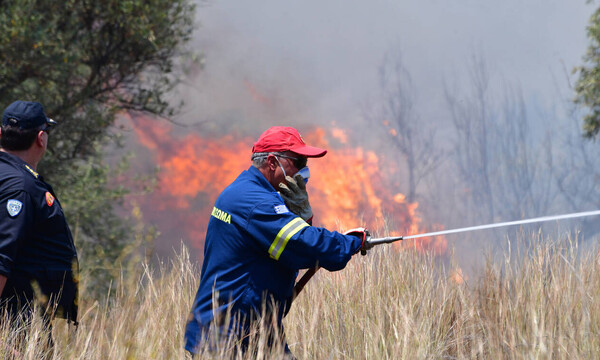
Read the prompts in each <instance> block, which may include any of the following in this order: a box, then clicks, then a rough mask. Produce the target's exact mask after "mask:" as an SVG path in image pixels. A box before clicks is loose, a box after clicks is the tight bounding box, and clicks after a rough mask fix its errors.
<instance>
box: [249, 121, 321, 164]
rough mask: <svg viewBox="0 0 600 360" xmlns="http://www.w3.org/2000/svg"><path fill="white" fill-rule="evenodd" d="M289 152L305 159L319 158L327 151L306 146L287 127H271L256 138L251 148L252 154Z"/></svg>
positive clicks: (297, 134)
mask: <svg viewBox="0 0 600 360" xmlns="http://www.w3.org/2000/svg"><path fill="white" fill-rule="evenodd" d="M281 151H291V152H294V153H296V154H299V155H302V156H306V157H321V156H324V155H325V154H327V150H325V149H321V148H317V147H314V146H308V145H306V143H305V142H304V139H302V136H300V133H298V130H296V129H294V128H293V127H289V126H273V127H271V128H269V129H267V131H265V132H264V133H262V135H260V137H259V138H258V140H257V141H256V142H255V143H254V146H253V147H252V153H257V152H281Z"/></svg>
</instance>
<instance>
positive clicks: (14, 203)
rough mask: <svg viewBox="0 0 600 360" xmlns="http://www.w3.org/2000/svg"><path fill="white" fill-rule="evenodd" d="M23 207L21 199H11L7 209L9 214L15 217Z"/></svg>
mask: <svg viewBox="0 0 600 360" xmlns="http://www.w3.org/2000/svg"><path fill="white" fill-rule="evenodd" d="M22 208H23V203H22V202H20V201H19V200H15V199H10V200H8V202H7V203H6V210H8V215H10V216H12V217H15V216H17V215H19V213H20V212H21V209H22Z"/></svg>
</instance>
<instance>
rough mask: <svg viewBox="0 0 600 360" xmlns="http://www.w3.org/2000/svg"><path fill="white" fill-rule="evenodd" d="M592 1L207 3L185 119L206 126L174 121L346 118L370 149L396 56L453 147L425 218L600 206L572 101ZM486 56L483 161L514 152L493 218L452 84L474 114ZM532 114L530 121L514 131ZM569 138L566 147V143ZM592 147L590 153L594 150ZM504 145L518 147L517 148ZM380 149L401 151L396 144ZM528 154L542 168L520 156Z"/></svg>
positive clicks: (504, 216)
mask: <svg viewBox="0 0 600 360" xmlns="http://www.w3.org/2000/svg"><path fill="white" fill-rule="evenodd" d="M593 11H594V6H593V4H587V3H586V1H585V0H528V1H522V0H506V1H491V0H420V1H383V0H372V1H341V0H337V1H316V0H305V1H276V0H264V1H258V2H249V1H226V0H222V1H203V2H202V3H201V4H200V5H199V6H198V9H197V21H198V24H199V28H198V29H197V31H196V34H195V36H194V40H193V47H194V48H195V49H196V50H197V51H199V52H201V53H202V54H203V56H204V68H203V69H202V70H200V71H198V72H197V73H195V74H193V75H192V76H191V77H190V79H189V84H188V85H187V86H184V87H182V88H181V89H180V90H181V91H180V93H179V96H181V98H182V99H183V100H184V101H185V102H186V106H185V107H184V109H183V112H182V113H181V114H180V115H179V116H178V118H176V119H175V120H176V121H177V122H180V123H184V124H196V125H193V126H190V127H186V128H179V129H176V130H175V131H176V132H177V131H178V132H179V133H180V134H183V133H188V132H190V131H198V133H200V134H203V136H210V135H211V134H223V133H234V134H241V135H243V136H249V137H251V138H256V137H257V136H258V135H259V134H260V133H261V132H262V131H263V130H264V129H266V128H267V127H269V126H272V125H291V126H296V127H298V128H300V129H301V130H302V128H303V127H306V126H310V125H311V124H312V125H324V126H328V125H331V124H335V125H336V126H338V127H347V128H348V129H349V130H352V131H354V133H355V134H358V135H360V134H363V135H364V134H366V135H367V136H364V139H365V140H364V141H365V144H363V143H361V141H362V140H360V138H359V140H358V141H356V140H355V141H356V144H357V145H361V146H362V145H369V144H371V145H372V144H373V142H377V141H378V138H377V137H378V136H380V135H381V134H376V131H375V130H373V123H369V122H368V121H367V119H366V118H367V116H365V113H368V112H369V111H370V110H371V109H372V108H377V107H378V106H380V103H381V102H383V101H384V100H385V99H382V97H381V85H380V83H379V73H378V70H379V67H380V66H381V65H382V62H383V60H384V58H385V57H386V56H387V55H390V54H392V57H394V56H395V57H396V58H401V61H402V65H403V66H404V68H405V69H406V71H407V73H408V74H409V75H410V79H411V83H412V88H410V93H411V96H412V97H413V98H414V109H415V110H414V111H415V113H416V114H417V115H416V116H415V121H418V122H419V124H418V126H419V127H422V128H436V129H437V130H438V133H437V141H436V143H435V144H440V145H439V146H440V149H439V150H440V151H442V152H443V153H444V155H445V156H446V157H445V158H444V162H443V163H441V164H440V166H439V167H438V168H437V169H436V170H435V171H434V172H433V173H432V174H431V175H430V178H429V179H424V180H423V182H422V183H421V185H420V187H419V188H418V189H417V190H418V191H417V193H418V194H417V195H418V196H419V197H418V199H419V209H420V210H421V211H423V212H424V213H425V215H426V216H424V217H423V218H424V221H425V222H427V221H429V220H431V221H433V222H435V223H438V224H441V225H442V226H443V227H445V228H446V229H448V228H452V227H463V226H471V225H477V224H481V223H486V222H492V221H494V222H500V221H511V220H516V219H517V218H527V217H538V216H544V215H551V214H560V213H566V212H570V211H573V212H576V211H586V210H593V209H595V208H597V206H598V205H600V196H598V198H597V199H596V197H597V196H593V197H590V196H588V195H586V194H588V193H589V191H591V190H590V189H594V190H593V191H596V190H595V188H594V180H593V179H594V174H593V173H591V172H589V171H588V170H586V169H589V168H590V164H588V163H581V162H578V161H576V160H573V159H577V157H578V156H579V155H580V154H579V155H578V154H576V148H578V146H577V144H578V142H581V138H580V136H579V132H578V131H579V130H578V128H577V127H578V126H580V122H579V124H575V127H573V126H572V125H573V123H574V122H573V121H572V120H573V119H574V117H573V113H572V112H571V113H570V114H571V115H568V114H569V110H568V109H567V107H568V105H565V104H568V101H569V100H570V99H572V98H573V96H574V93H573V90H572V84H573V82H574V80H575V77H574V75H573V74H572V69H573V68H574V67H575V66H579V65H581V61H582V56H583V55H584V53H585V51H586V48H587V46H588V40H587V37H586V26H587V25H588V20H589V17H590V15H591V14H592V12H593ZM398 54H400V55H398ZM474 59H479V60H481V61H483V63H484V64H485V69H486V73H487V74H488V75H489V77H490V84H491V85H490V90H489V94H487V95H486V96H487V97H488V98H489V105H488V104H487V103H486V106H489V109H487V111H488V113H487V115H486V116H487V118H488V120H486V121H491V123H493V126H495V127H496V128H494V129H495V130H496V131H495V133H497V134H498V135H496V138H494V139H495V140H494V141H496V142H497V143H495V144H492V145H493V146H492V145H490V147H489V151H490V152H492V153H493V156H492V157H490V158H489V159H485V160H484V162H487V161H498V159H500V160H501V161H502V164H499V163H497V162H494V163H493V167H494V169H492V170H493V171H492V172H491V173H489V174H483V175H487V176H489V177H492V178H493V179H494V181H495V183H494V184H492V185H491V191H493V196H491V197H490V199H488V200H489V202H490V204H491V205H490V207H493V208H494V209H493V210H494V211H490V213H491V215H489V216H487V217H486V216H484V215H485V214H484V213H486V212H485V211H483V210H481V209H479V204H478V203H477V201H478V199H477V197H476V196H475V195H472V194H474V193H475V190H476V187H477V185H478V184H477V183H468V182H467V180H468V179H467V180H465V177H464V174H462V175H461V174H460V173H459V172H458V171H457V170H456V168H457V164H458V163H459V160H460V159H459V156H457V155H456V149H455V148H454V147H453V146H455V144H454V143H453V141H454V139H455V138H458V135H459V132H457V129H456V128H453V127H452V126H453V125H452V120H451V118H452V115H451V110H452V108H451V107H450V106H449V103H448V93H450V95H452V96H453V97H455V98H454V99H453V100H454V101H455V103H454V110H456V109H458V108H460V107H461V106H465V109H466V110H465V111H466V112H465V114H472V113H473V111H474V109H475V107H476V106H477V104H475V105H474V106H475V107H473V105H471V104H470V102H472V101H473V99H475V98H477V95H478V94H477V93H476V92H474V91H473V79H472V75H473V71H474V68H475V67H474ZM507 89H508V90H507ZM515 94H516V95H515ZM507 95H508V96H507ZM507 98H508V99H509V100H508V102H507V100H506V99H507ZM510 99H514V100H510ZM520 100H522V103H523V105H522V107H521V105H520V103H519V101H520ZM511 101H512V102H511ZM469 106H471V108H469ZM520 110H523V111H520ZM511 111H512V113H511ZM524 113H527V114H526V115H521V114H524ZM511 114H512V115H515V116H512V115H511ZM520 116H523V118H521V117H520ZM569 116H571V117H569ZM502 119H504V120H502ZM500 120H502V121H504V122H501V121H500ZM525 121H526V122H527V126H528V127H530V128H531V130H528V129H521V128H519V127H518V126H516V128H513V127H514V126H515V125H518V124H519V123H520V122H521V123H522V122H525ZM575 121H579V120H578V119H575ZM198 123H199V124H198ZM488 126H492V125H488ZM566 128H569V129H570V130H569V131H571V133H570V135H569V136H570V137H569V138H565V137H564V136H563V135H565V133H566V132H565V131H564V129H566ZM561 129H562V130H561ZM511 131H512V133H511ZM511 134H516V135H519V136H521V135H522V138H521V140H520V142H514V143H510V142H506V143H503V142H502V139H503V138H505V137H510V136H511ZM506 135H508V136H506ZM559 135H560V138H559ZM355 139H356V137H355ZM369 139H370V140H369ZM511 141H512V138H511ZM569 141H570V142H571V145H570V146H571V147H570V149H571V150H570V152H568V153H565V152H564V151H562V149H560V146H562V145H555V144H564V143H568V142H569ZM548 144H550V145H548ZM250 146H251V144H249V147H250ZM421 146H422V145H421ZM436 146H437V145H436ZM590 146H591V147H593V146H594V145H593V144H591V145H590V144H587V145H585V147H587V148H586V149H585V150H584V151H595V150H593V149H592V150H589V149H590ZM582 148H583V146H582ZM506 149H509V150H510V149H517V151H515V153H514V154H512V158H509V157H508V156H509V152H506ZM379 150H380V152H381V153H391V154H392V156H391V158H394V157H396V158H397V159H401V158H402V156H401V154H397V153H394V151H395V150H393V149H392V148H389V147H383V146H382V147H381V148H380V149H379ZM505 152H506V153H505ZM563 153H565V154H566V155H564V156H563ZM549 154H554V158H553V159H554V160H553V161H554V162H553V163H551V164H550V163H549V160H547V158H550V157H549V156H548V155H549ZM207 156H210V154H208V155H207ZM389 160H390V158H389V157H388V161H389ZM463 160H464V159H463ZM469 160H470V159H466V161H467V162H468V161H469ZM398 161H399V160H398ZM522 161H525V162H526V163H530V165H528V167H523V166H521V165H518V164H521V163H522ZM512 164H517V165H518V166H516V165H515V166H514V167H512ZM531 164H532V165H531ZM565 164H566V165H565ZM598 165H599V166H600V164H598ZM473 171H474V172H475V171H477V170H475V169H474V170H473ZM475 175H477V176H479V175H480V174H475ZM581 179H587V180H581ZM523 181H529V183H528V184H529V185H528V184H525V185H523V184H522V183H523ZM582 184H585V185H586V186H582ZM527 186H529V188H526V187H527ZM511 187H514V189H513V188H511ZM474 189H475V190H474ZM531 189H533V190H531ZM484 190H485V189H484ZM513 190H514V191H513ZM400 191H403V192H405V191H406V189H405V188H402V189H400ZM596 192H597V191H596ZM483 193H484V194H483V195H485V191H483ZM505 194H509V195H506V196H505ZM484 197H485V196H484ZM523 199H525V200H523ZM489 237H490V236H489V234H483V235H481V234H478V235H475V236H474V237H472V238H471V239H470V241H462V240H463V239H462V238H461V242H453V241H451V246H457V248H459V251H460V248H461V247H462V250H463V251H464V253H465V254H467V255H466V256H468V254H472V253H476V252H479V253H480V249H481V248H483V247H485V244H486V243H488V242H489V241H487V240H488V238H489ZM502 237H503V235H502V234H500V235H498V234H497V235H496V237H495V238H496V239H502ZM481 240H484V241H481Z"/></svg>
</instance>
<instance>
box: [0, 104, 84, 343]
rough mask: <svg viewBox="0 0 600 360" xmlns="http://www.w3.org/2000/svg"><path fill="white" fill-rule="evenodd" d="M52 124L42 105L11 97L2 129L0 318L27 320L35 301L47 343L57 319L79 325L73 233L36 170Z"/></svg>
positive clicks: (0, 148)
mask: <svg viewBox="0 0 600 360" xmlns="http://www.w3.org/2000/svg"><path fill="white" fill-rule="evenodd" d="M54 125H56V122H55V121H54V120H52V119H50V118H48V117H47V116H46V114H45V113H44V109H43V107H42V105H41V104H40V103H38V102H26V101H15V102H13V103H12V104H10V105H9V106H8V107H7V108H6V109H5V110H4V113H3V115H2V126H1V128H0V294H1V295H0V310H1V311H2V313H1V315H3V317H1V318H0V319H9V320H10V321H11V323H13V324H14V323H18V324H24V323H23V322H25V324H26V323H27V322H28V321H30V320H31V314H32V311H33V304H38V305H39V306H40V309H41V311H42V314H43V315H42V316H43V319H44V323H45V324H46V325H47V326H48V342H49V345H52V334H51V324H52V320H53V319H54V318H55V317H61V318H65V319H68V320H69V321H71V322H73V323H75V324H77V294H78V287H77V272H78V262H77V252H76V250H75V245H74V243H73V237H72V235H71V231H70V230H69V226H68V225H67V221H66V219H65V215H64V213H63V210H62V208H61V206H60V203H59V201H58V199H57V197H56V194H55V193H54V191H53V190H52V187H51V186H50V185H48V184H47V183H46V182H45V181H44V179H43V178H42V176H41V175H39V174H38V173H37V170H36V168H37V165H38V163H39V162H40V160H41V159H42V156H43V155H44V153H45V152H46V148H47V145H48V139H49V136H50V135H49V133H50V130H51V129H52V127H53V126H54ZM34 289H35V290H34ZM36 295H40V296H36ZM6 313H8V314H6ZM0 321H2V320H0Z"/></svg>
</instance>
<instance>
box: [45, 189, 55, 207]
mask: <svg viewBox="0 0 600 360" xmlns="http://www.w3.org/2000/svg"><path fill="white" fill-rule="evenodd" d="M46 204H48V206H52V204H54V196H52V194H50V191H46Z"/></svg>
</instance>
